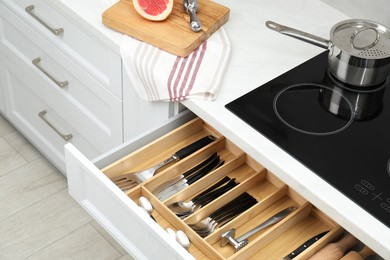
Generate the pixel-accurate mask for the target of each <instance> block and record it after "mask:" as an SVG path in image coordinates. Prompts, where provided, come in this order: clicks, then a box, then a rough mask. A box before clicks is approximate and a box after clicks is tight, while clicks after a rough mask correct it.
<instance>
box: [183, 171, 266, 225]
mask: <svg viewBox="0 0 390 260" xmlns="http://www.w3.org/2000/svg"><path fill="white" fill-rule="evenodd" d="M256 178H257V180H256ZM253 179H254V180H253ZM253 179H252V180H251V181H248V180H246V181H244V182H242V183H240V184H239V185H237V186H236V187H234V188H233V189H231V190H229V191H228V192H227V193H225V194H223V195H221V196H220V197H219V198H217V199H215V200H214V201H213V202H211V203H209V204H207V205H206V206H204V207H203V208H201V209H200V210H198V211H197V212H195V213H194V214H192V215H190V216H189V217H187V218H185V220H184V221H185V222H186V223H195V222H197V221H199V220H202V219H204V218H206V217H207V216H209V215H210V214H211V213H213V212H214V211H215V210H216V209H218V208H220V207H222V206H224V205H225V204H227V203H228V202H230V201H231V200H233V199H234V198H236V197H238V196H239V195H241V194H242V193H244V192H247V191H248V190H249V189H250V188H251V187H252V186H253V185H256V184H257V183H258V181H262V180H264V176H262V175H256V176H253Z"/></svg>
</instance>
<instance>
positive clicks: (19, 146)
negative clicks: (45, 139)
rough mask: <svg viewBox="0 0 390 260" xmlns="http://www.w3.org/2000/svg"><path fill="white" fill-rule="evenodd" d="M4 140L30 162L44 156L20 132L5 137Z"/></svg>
mask: <svg viewBox="0 0 390 260" xmlns="http://www.w3.org/2000/svg"><path fill="white" fill-rule="evenodd" d="M4 139H5V140H6V141H7V142H8V143H9V144H10V145H11V146H12V147H13V148H14V149H15V150H16V151H17V152H18V153H19V154H20V155H21V156H22V157H23V158H24V159H25V160H26V161H28V162H31V161H33V160H35V159H37V158H41V157H42V154H41V153H40V152H38V151H37V149H35V147H34V146H32V145H31V144H30V142H28V141H27V140H26V139H25V138H24V136H22V135H21V134H20V133H19V132H16V131H15V132H12V133H10V134H8V135H6V136H4Z"/></svg>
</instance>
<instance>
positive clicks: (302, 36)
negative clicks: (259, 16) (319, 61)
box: [265, 21, 332, 49]
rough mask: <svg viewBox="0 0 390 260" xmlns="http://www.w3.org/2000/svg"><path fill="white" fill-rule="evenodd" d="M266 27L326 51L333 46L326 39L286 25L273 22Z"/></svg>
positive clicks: (268, 22)
mask: <svg viewBox="0 0 390 260" xmlns="http://www.w3.org/2000/svg"><path fill="white" fill-rule="evenodd" d="M265 25H266V26H267V27H268V28H269V29H271V30H274V31H276V32H279V33H281V34H284V35H287V36H290V37H293V38H296V39H298V40H302V41H304V42H307V43H310V44H313V45H316V46H318V47H321V48H324V49H329V47H330V46H331V45H332V44H331V42H330V41H329V40H326V39H324V38H321V37H319V36H316V35H313V34H310V33H306V32H303V31H300V30H297V29H294V28H291V27H288V26H285V25H281V24H278V23H275V22H273V21H267V22H266V23H265Z"/></svg>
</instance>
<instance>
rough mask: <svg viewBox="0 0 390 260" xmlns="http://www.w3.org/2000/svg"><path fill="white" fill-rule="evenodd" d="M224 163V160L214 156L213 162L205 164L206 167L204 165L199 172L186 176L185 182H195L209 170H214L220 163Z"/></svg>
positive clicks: (189, 183)
mask: <svg viewBox="0 0 390 260" xmlns="http://www.w3.org/2000/svg"><path fill="white" fill-rule="evenodd" d="M223 163H224V161H221V160H220V159H219V156H218V157H217V158H216V160H214V161H213V162H211V163H210V164H209V165H207V166H206V167H204V168H203V169H201V170H200V171H199V172H197V173H196V174H194V175H192V176H191V177H188V178H187V184H188V185H191V184H193V183H194V182H196V181H197V180H199V179H200V178H202V177H204V176H206V175H207V174H209V173H210V172H211V171H213V170H215V169H216V168H218V167H219V166H221V165H222V164H223Z"/></svg>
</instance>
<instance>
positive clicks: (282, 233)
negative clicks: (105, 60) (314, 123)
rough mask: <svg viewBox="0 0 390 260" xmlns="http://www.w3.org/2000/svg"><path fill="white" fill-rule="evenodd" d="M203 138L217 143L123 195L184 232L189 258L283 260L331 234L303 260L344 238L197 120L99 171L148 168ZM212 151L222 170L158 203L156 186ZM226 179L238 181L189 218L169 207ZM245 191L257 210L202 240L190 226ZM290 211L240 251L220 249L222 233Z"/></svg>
mask: <svg viewBox="0 0 390 260" xmlns="http://www.w3.org/2000/svg"><path fill="white" fill-rule="evenodd" d="M207 135H213V136H215V137H216V138H217V139H216V140H215V141H213V142H212V143H211V144H209V145H207V146H206V147H204V148H202V149H200V150H198V151H197V152H195V153H193V154H192V155H190V156H188V157H186V158H184V159H182V160H180V161H178V162H175V163H174V164H172V165H171V166H169V167H167V168H165V169H163V170H162V171H161V172H159V173H158V174H156V175H154V176H153V177H152V178H150V179H148V180H147V181H145V182H143V183H142V184H139V185H137V186H136V187H134V188H132V189H131V190H129V191H126V194H127V195H128V196H129V197H130V198H131V199H132V200H133V201H134V202H135V203H138V199H139V198H140V197H141V196H143V197H146V198H147V199H149V201H150V202H151V204H152V205H153V208H154V210H153V212H152V216H153V217H154V218H155V219H156V222H157V223H158V224H159V225H160V226H161V227H162V228H163V229H164V230H165V229H166V228H171V229H173V230H174V231H177V230H182V231H184V232H185V233H186V235H187V236H188V237H189V240H190V242H191V246H190V248H189V253H190V254H191V255H192V256H194V257H195V258H196V259H206V258H207V259H250V258H253V259H260V258H261V259H281V258H282V257H284V256H286V255H287V254H289V253H291V251H293V250H294V249H296V248H297V247H298V246H300V245H301V244H302V243H304V242H305V241H307V240H308V239H309V238H311V237H313V236H314V235H316V234H318V233H321V232H323V231H329V232H328V233H327V234H326V235H325V236H323V237H322V238H321V239H320V240H318V241H317V242H316V243H315V244H313V245H312V246H310V247H309V249H307V250H305V251H304V252H303V253H301V254H300V255H298V256H297V257H296V259H306V258H308V257H309V256H311V255H312V254H314V253H315V252H317V251H318V250H319V249H321V248H322V247H324V246H325V245H326V244H328V243H329V242H331V241H334V240H335V239H337V238H339V237H340V236H341V235H342V233H343V232H344V230H343V229H342V228H341V227H340V226H339V225H338V224H337V223H335V222H334V221H333V220H332V219H330V218H329V217H327V216H326V215H325V214H324V213H322V212H321V211H320V210H318V209H317V208H315V207H314V206H313V205H311V204H310V203H309V202H308V201H307V200H305V199H304V198H303V197H301V196H300V195H299V194H298V193H297V192H295V191H294V190H292V189H291V188H289V187H288V186H287V185H286V184H284V183H283V182H282V181H281V180H279V179H278V178H277V177H276V176H275V175H273V174H272V173H271V172H269V171H268V170H267V169H265V168H264V167H263V166H262V165H260V164H259V163H257V162H256V161H254V160H253V159H252V158H251V157H249V156H248V155H246V154H245V153H244V152H243V151H242V150H241V149H239V148H238V147H237V146H236V145H234V144H233V143H232V142H230V141H229V140H227V139H226V138H224V137H223V136H222V135H221V134H220V133H218V132H217V131H215V130H214V129H213V128H211V127H210V126H209V125H207V124H206V123H204V122H203V121H202V120H201V119H199V118H195V119H193V120H191V121H190V122H188V123H186V124H184V125H182V126H181V127H179V128H177V129H176V130H174V131H172V132H170V133H168V134H166V135H164V136H162V137H161V138H158V139H157V140H155V141H153V142H151V143H150V144H148V145H146V146H144V147H143V148H141V149H138V150H137V151H135V152H133V153H131V154H129V155H127V156H125V157H123V158H122V159H120V160H118V161H116V162H114V163H112V164H111V165H109V166H107V167H105V168H104V169H102V171H103V173H104V174H105V175H106V176H108V177H109V178H112V177H116V176H119V175H121V174H124V173H126V172H128V171H138V170H142V169H146V168H149V167H151V166H153V165H155V164H157V163H159V162H161V161H163V160H165V159H166V158H168V157H170V156H171V155H172V154H174V153H175V152H176V151H177V150H179V149H180V148H182V147H184V146H186V145H188V144H190V143H192V142H194V141H196V140H197V139H200V138H201V137H204V136H207ZM215 152H217V153H218V154H219V155H220V157H221V159H222V160H224V164H223V165H222V166H220V167H219V168H217V169H215V170H214V171H212V172H211V173H209V174H208V175H206V176H204V177H202V178H201V179H199V180H198V181H197V182H195V183H193V184H192V185H190V186H188V187H186V188H185V189H183V190H181V191H179V192H178V193H176V194H175V195H173V196H172V197H170V198H168V199H166V200H164V201H160V200H159V199H158V198H157V197H156V196H155V195H154V194H153V190H154V189H156V187H158V186H159V185H160V184H162V183H164V182H166V181H167V180H170V179H173V178H175V177H178V176H180V174H181V173H183V172H184V171H186V170H188V169H189V168H191V167H192V166H193V165H196V164H197V163H200V162H201V161H202V160H204V159H206V158H207V157H209V156H210V155H211V154H213V153H215ZM224 176H228V177H230V178H236V181H237V182H238V183H239V184H238V185H237V186H236V187H234V188H233V189H231V190H229V191H228V192H227V193H225V194H224V195H222V196H220V197H218V198H217V199H215V200H214V201H212V202H211V203H210V204H208V205H206V206H204V207H202V208H201V209H199V210H197V211H195V212H194V213H193V214H191V215H189V216H188V217H186V218H184V219H181V218H179V217H177V216H176V215H175V214H174V213H173V212H172V211H171V210H170V209H169V208H168V205H170V204H171V203H173V202H176V201H180V200H184V201H187V200H190V199H191V198H193V197H194V196H195V195H196V194H198V193H199V192H201V191H202V190H204V189H205V188H206V187H208V186H210V185H212V184H213V183H215V182H217V181H218V180H219V179H221V178H223V177H224ZM243 192H247V193H249V194H250V195H252V196H253V197H254V198H256V200H257V203H256V205H254V206H252V207H251V208H249V209H248V210H246V211H245V212H243V213H241V214H240V215H239V216H237V217H236V218H234V219H233V220H231V221H230V222H228V223H227V224H225V225H223V226H221V227H219V228H217V229H215V231H214V232H213V233H211V234H210V235H208V236H207V237H204V238H202V237H201V236H199V235H198V234H197V233H196V232H195V231H194V230H193V229H192V228H191V227H190V226H189V225H188V224H189V223H193V222H196V221H198V220H201V219H204V218H205V217H207V216H209V214H210V213H212V212H213V211H214V210H215V209H217V208H219V207H220V206H222V205H224V204H226V203H227V202H229V201H230V200H232V199H233V198H235V197H237V196H238V195H239V194H241V193H243ZM290 206H295V207H297V209H296V210H295V211H293V212H292V213H291V214H289V215H288V216H287V217H286V218H284V219H283V220H281V221H280V222H278V223H276V224H274V225H272V226H270V227H267V228H265V229H263V230H261V231H260V232H258V233H256V234H254V235H252V236H250V237H249V244H248V245H247V246H246V247H244V248H243V249H241V250H239V251H238V252H235V251H234V248H233V247H232V246H231V245H229V244H228V245H226V246H224V247H222V246H221V245H220V239H221V234H222V233H224V232H225V231H227V230H229V229H231V228H235V229H236V237H238V236H240V235H242V234H244V233H246V232H248V231H249V230H251V229H252V228H254V227H256V226H258V225H259V224H260V223H262V222H263V221H265V220H266V219H268V218H270V217H271V216H272V215H274V214H275V213H277V212H279V211H280V210H282V209H284V208H286V207H290ZM178 246H179V245H178Z"/></svg>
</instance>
